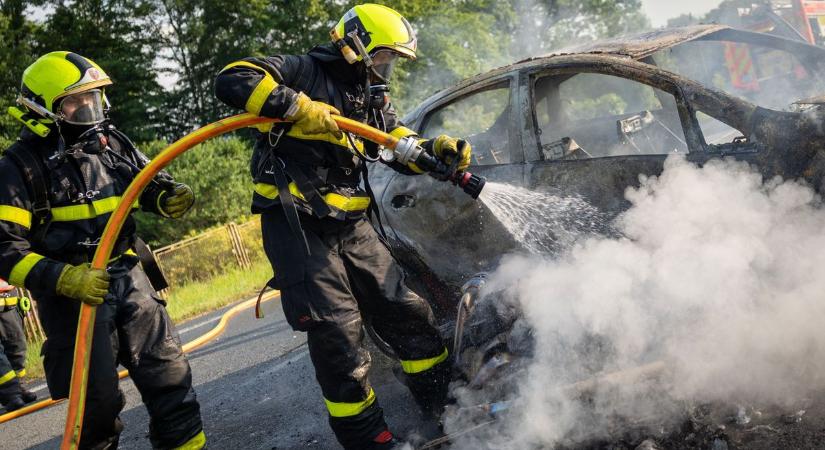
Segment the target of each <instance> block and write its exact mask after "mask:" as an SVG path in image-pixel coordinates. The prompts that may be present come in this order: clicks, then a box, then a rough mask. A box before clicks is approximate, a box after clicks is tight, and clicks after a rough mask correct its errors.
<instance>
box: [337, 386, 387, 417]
mask: <svg viewBox="0 0 825 450" xmlns="http://www.w3.org/2000/svg"><path fill="white" fill-rule="evenodd" d="M324 403H326V404H327V409H328V410H329V415H330V416H332V417H352V416H357V415H358V414H361V412H363V411H364V410H365V409H367V408H369V406H370V405H372V404H373V403H375V392H373V390H372V389H370V393H369V394H368V395H367V398H366V400H364V401H362V402H357V403H336V402H331V401H329V400H327V399H324Z"/></svg>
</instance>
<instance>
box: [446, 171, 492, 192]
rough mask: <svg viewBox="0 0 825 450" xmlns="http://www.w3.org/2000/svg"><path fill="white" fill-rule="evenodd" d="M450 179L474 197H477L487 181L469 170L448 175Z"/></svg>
mask: <svg viewBox="0 0 825 450" xmlns="http://www.w3.org/2000/svg"><path fill="white" fill-rule="evenodd" d="M450 181H451V182H452V183H453V184H454V185H456V186H458V187H460V188H461V189H462V190H463V191H464V193H465V194H467V195H469V196H470V197H472V198H474V199H477V198H478V196H479V195H480V194H481V190H482V189H484V185H485V184H486V183H487V179H486V178H484V177H482V176H480V175H475V174H472V173H470V172H456V173H454V174H453V175H452V176H451V177H450Z"/></svg>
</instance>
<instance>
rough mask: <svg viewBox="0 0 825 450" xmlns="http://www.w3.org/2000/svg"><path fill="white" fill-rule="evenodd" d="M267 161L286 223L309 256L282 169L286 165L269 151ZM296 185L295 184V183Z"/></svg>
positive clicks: (292, 198)
mask: <svg viewBox="0 0 825 450" xmlns="http://www.w3.org/2000/svg"><path fill="white" fill-rule="evenodd" d="M269 159H270V161H271V162H272V176H273V177H274V178H275V185H276V186H277V187H278V196H279V197H280V198H281V207H282V208H283V209H284V215H286V221H287V223H288V224H289V229H290V230H292V233H293V234H295V235H296V236H300V237H301V239H303V241H304V247H305V248H306V251H307V255H311V254H312V252H311V251H310V250H309V241H307V236H306V233H304V229H303V227H301V219H300V218H299V217H298V207H297V206H295V198H294V197H293V196H292V193H291V192H289V180H287V178H286V173H285V172H284V168H285V167H286V164H284V161H283V160H282V159H281V158H278V157H277V156H275V152H274V151H272V150H271V149H270V152H269ZM296 183H297V182H296Z"/></svg>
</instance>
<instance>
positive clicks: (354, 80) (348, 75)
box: [307, 42, 367, 85]
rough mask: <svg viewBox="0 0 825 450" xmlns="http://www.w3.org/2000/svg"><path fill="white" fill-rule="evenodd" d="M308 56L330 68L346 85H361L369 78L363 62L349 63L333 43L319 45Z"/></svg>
mask: <svg viewBox="0 0 825 450" xmlns="http://www.w3.org/2000/svg"><path fill="white" fill-rule="evenodd" d="M307 54H308V55H309V56H311V57H313V58H315V59H317V60H318V61H320V62H322V63H324V64H325V65H327V66H329V67H330V71H331V72H333V73H335V75H336V77H338V78H339V79H340V80H341V81H343V82H345V83H348V84H358V85H360V84H363V82H364V77H366V76H367V73H366V70H365V67H364V63H363V62H360V61H359V62H357V63H355V64H350V63H348V62H347V60H346V59H344V55H342V54H341V52H340V51H339V50H338V49H337V48H335V45H334V44H332V43H331V42H329V43H326V44H321V45H318V46H316V47H314V48H313V49H312V50H310V51H309V52H307Z"/></svg>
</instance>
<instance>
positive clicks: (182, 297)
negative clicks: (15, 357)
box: [26, 261, 272, 379]
mask: <svg viewBox="0 0 825 450" xmlns="http://www.w3.org/2000/svg"><path fill="white" fill-rule="evenodd" d="M270 278H272V268H271V267H270V265H269V262H268V261H258V262H255V263H253V264H252V267H250V268H249V269H241V268H237V269H232V270H229V271H227V272H224V273H223V274H222V275H220V276H218V277H215V278H213V279H211V280H208V281H199V282H193V283H188V284H185V285H183V286H179V287H172V288H171V289H170V291H169V298H168V300H167V303H168V305H167V306H166V310H167V311H168V312H169V317H171V318H172V321H173V322H175V323H180V322H182V321H184V320H186V319H191V318H192V317H195V316H198V315H201V314H204V313H208V312H210V311H214V310H216V309H219V308H221V307H223V306H226V305H228V304H230V303H234V302H236V301H238V300H242V299H246V298H249V297H251V296H252V295H255V294H257V293H258V292H259V291H260V290H261V288H262V287H263V285H264V283H266V281H267V280H269V279H270ZM42 345H43V342H42V341H39V340H38V341H33V342H31V341H30V342H29V348H28V352H27V353H26V372H27V374H26V379H33V378H42V377H43V376H44V373H43V361H42V360H41V358H40V349H41V347H42Z"/></svg>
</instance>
